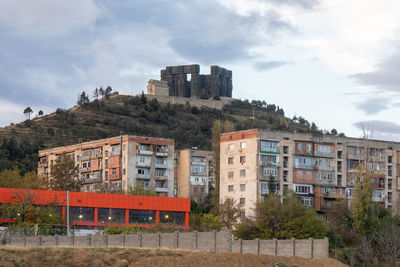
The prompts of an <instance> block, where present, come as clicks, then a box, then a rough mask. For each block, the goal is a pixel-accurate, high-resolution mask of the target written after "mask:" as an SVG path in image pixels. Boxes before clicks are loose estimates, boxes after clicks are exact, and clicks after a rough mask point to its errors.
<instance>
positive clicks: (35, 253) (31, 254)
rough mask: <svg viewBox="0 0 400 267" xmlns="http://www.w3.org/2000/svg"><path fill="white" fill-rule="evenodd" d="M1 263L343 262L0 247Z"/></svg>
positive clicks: (176, 252) (315, 266) (155, 251)
mask: <svg viewBox="0 0 400 267" xmlns="http://www.w3.org/2000/svg"><path fill="white" fill-rule="evenodd" d="M0 262H1V266H41V267H44V266H59V265H62V266H309V267H319V266H325V267H330V266H331V267H334V266H335V267H336V266H343V267H344V266H346V265H345V264H343V263H341V262H339V261H337V260H334V259H330V258H318V259H306V258H301V257H282V256H266V255H253V254H239V253H214V252H200V251H196V252H190V251H179V250H165V249H153V250H149V249H131V248H31V249H12V248H3V249H0Z"/></svg>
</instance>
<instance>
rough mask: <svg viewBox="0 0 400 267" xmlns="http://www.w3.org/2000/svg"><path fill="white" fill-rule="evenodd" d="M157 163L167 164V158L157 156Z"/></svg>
mask: <svg viewBox="0 0 400 267" xmlns="http://www.w3.org/2000/svg"><path fill="white" fill-rule="evenodd" d="M156 163H157V164H167V162H166V160H165V158H161V157H156Z"/></svg>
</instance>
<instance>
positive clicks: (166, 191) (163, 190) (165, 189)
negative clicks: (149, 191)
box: [155, 187, 168, 193]
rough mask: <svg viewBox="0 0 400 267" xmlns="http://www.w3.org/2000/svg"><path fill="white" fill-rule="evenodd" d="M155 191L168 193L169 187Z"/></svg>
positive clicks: (157, 188) (158, 188)
mask: <svg viewBox="0 0 400 267" xmlns="http://www.w3.org/2000/svg"><path fill="white" fill-rule="evenodd" d="M155 190H156V192H164V193H168V187H156V188H155Z"/></svg>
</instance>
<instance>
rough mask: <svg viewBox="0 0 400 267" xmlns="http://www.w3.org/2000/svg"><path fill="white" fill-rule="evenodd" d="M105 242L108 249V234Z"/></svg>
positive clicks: (105, 236)
mask: <svg viewBox="0 0 400 267" xmlns="http://www.w3.org/2000/svg"><path fill="white" fill-rule="evenodd" d="M104 242H105V243H106V247H108V234H105V235H104Z"/></svg>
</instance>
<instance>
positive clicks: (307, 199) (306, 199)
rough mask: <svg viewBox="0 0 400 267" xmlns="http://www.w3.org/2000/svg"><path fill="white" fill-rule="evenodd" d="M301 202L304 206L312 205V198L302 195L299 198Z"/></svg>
mask: <svg viewBox="0 0 400 267" xmlns="http://www.w3.org/2000/svg"><path fill="white" fill-rule="evenodd" d="M301 204H303V206H306V207H312V206H313V199H312V198H310V197H302V198H301Z"/></svg>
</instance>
